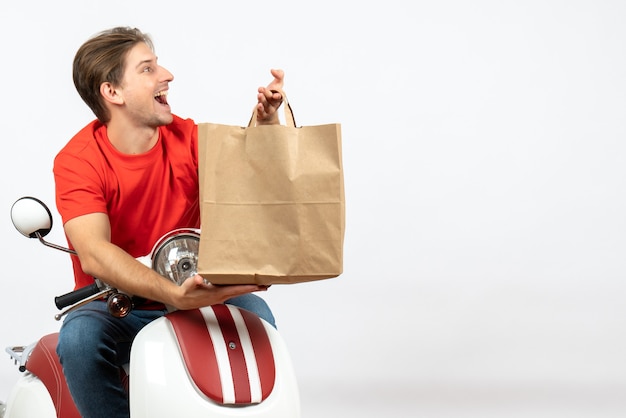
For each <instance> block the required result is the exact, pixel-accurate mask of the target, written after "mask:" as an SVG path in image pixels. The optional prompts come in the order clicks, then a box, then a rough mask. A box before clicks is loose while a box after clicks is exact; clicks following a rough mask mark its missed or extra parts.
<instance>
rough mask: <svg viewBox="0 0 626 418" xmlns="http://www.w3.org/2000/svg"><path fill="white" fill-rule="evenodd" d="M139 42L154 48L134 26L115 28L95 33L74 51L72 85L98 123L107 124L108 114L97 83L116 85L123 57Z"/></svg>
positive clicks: (122, 73) (147, 38) (121, 68)
mask: <svg viewBox="0 0 626 418" xmlns="http://www.w3.org/2000/svg"><path fill="white" fill-rule="evenodd" d="M140 42H144V43H146V44H147V45H148V46H149V47H150V49H152V50H154V45H153V43H152V40H151V39H150V36H149V35H147V34H144V33H142V32H141V31H140V30H139V29H136V28H130V27H116V28H112V29H108V30H105V31H102V32H100V33H98V34H97V35H95V36H94V37H92V38H91V39H89V40H88V41H86V42H85V43H84V44H83V45H82V46H81V47H80V48H79V49H78V51H77V52H76V56H75V57H74V65H73V77H74V86H76V90H77V91H78V94H79V95H80V97H81V98H82V99H83V101H84V102H85V103H86V104H87V106H89V107H90V108H91V110H92V111H93V113H95V115H96V117H97V118H98V119H99V120H100V122H102V123H107V122H108V121H109V119H110V117H111V116H110V115H109V112H108V110H107V108H106V106H105V105H104V100H103V99H102V96H101V95H100V85H101V84H102V83H104V82H109V83H111V84H113V85H114V86H119V85H120V83H121V82H122V77H123V75H124V67H125V65H126V56H127V55H128V52H129V51H130V50H131V49H132V48H133V47H134V46H135V45H136V44H138V43H140Z"/></svg>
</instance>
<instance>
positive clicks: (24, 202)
mask: <svg viewBox="0 0 626 418" xmlns="http://www.w3.org/2000/svg"><path fill="white" fill-rule="evenodd" d="M11 220H12V221H13V226H15V229H17V230H18V231H19V232H20V233H21V234H22V235H24V236H26V237H28V238H41V237H45V236H46V235H48V233H49V232H50V230H51V229H52V214H51V213H50V209H48V207H47V206H46V204H45V203H43V202H42V201H41V200H39V199H36V198H34V197H29V196H25V197H21V198H19V199H18V200H16V201H15V203H13V206H11Z"/></svg>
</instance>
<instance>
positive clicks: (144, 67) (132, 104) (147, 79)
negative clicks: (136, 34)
mask: <svg viewBox="0 0 626 418" xmlns="http://www.w3.org/2000/svg"><path fill="white" fill-rule="evenodd" d="M173 79H174V76H173V75H172V74H171V73H170V72H169V71H167V70H166V69H165V68H163V67H161V66H160V65H158V64H157V57H156V56H155V55H154V53H153V52H152V50H151V49H150V47H149V46H148V45H146V44H145V43H143V42H141V43H138V44H137V45H135V46H134V47H133V48H132V49H131V50H130V51H129V52H128V55H127V57H126V67H125V69H124V77H123V79H122V85H121V86H120V87H119V88H118V91H119V93H120V94H121V95H122V97H123V100H124V107H125V110H126V111H127V112H128V116H129V117H130V118H131V120H132V121H133V122H134V123H136V124H137V125H147V126H149V127H156V126H161V125H167V124H169V123H171V122H172V120H173V117H172V113H171V109H170V106H169V104H168V103H167V91H168V88H169V82H170V81H172V80H173Z"/></svg>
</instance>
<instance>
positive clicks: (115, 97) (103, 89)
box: [100, 81, 124, 104]
mask: <svg viewBox="0 0 626 418" xmlns="http://www.w3.org/2000/svg"><path fill="white" fill-rule="evenodd" d="M100 94H101V95H102V97H103V98H104V100H106V101H107V102H109V103H112V104H123V103H124V99H123V97H122V96H121V94H120V93H119V92H118V90H117V88H115V86H113V84H111V83H109V82H108V81H105V82H104V83H102V84H100Z"/></svg>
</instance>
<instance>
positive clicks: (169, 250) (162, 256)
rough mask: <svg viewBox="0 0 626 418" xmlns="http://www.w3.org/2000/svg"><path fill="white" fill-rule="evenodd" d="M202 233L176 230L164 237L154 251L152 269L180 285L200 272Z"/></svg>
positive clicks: (192, 230)
mask: <svg viewBox="0 0 626 418" xmlns="http://www.w3.org/2000/svg"><path fill="white" fill-rule="evenodd" d="M199 245H200V232H199V231H198V230H196V229H176V230H174V231H171V232H169V233H168V234H166V235H164V236H163V237H162V238H161V239H160V240H159V242H157V244H156V245H155V247H154V249H153V250H152V268H153V269H154V270H155V271H156V272H157V273H159V274H161V275H162V276H164V277H167V278H168V279H170V280H171V281H173V282H174V283H176V284H178V285H180V284H181V283H182V282H184V281H185V280H186V279H188V278H189V277H192V276H195V275H196V273H197V272H198V247H199Z"/></svg>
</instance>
